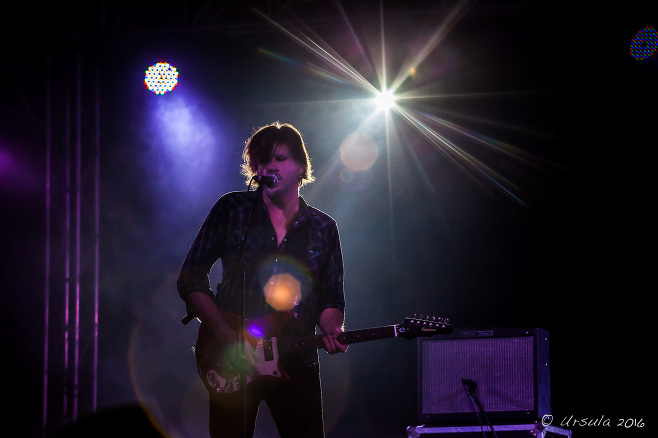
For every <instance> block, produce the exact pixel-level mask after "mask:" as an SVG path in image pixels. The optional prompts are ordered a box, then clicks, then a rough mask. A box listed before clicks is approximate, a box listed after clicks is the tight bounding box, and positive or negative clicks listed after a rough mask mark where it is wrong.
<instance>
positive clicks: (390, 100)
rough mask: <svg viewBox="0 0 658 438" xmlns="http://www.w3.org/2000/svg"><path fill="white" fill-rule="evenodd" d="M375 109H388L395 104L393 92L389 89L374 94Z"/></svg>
mask: <svg viewBox="0 0 658 438" xmlns="http://www.w3.org/2000/svg"><path fill="white" fill-rule="evenodd" d="M375 104H376V105H377V109H379V110H382V111H389V110H390V109H391V108H393V106H394V105H395V94H393V91H391V90H384V91H382V92H380V93H378V94H377V95H376V96H375Z"/></svg>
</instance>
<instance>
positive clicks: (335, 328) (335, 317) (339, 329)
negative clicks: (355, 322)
mask: <svg viewBox="0 0 658 438" xmlns="http://www.w3.org/2000/svg"><path fill="white" fill-rule="evenodd" d="M343 322H344V315H343V312H341V311H340V310H338V309H334V308H331V307H330V308H328V309H324V310H323V311H322V313H321V314H320V319H319V321H318V325H319V326H320V330H322V333H324V335H323V336H322V342H323V343H324V349H325V350H327V353H329V354H335V353H344V352H345V351H347V345H342V344H341V343H340V342H338V336H339V335H340V334H341V333H343Z"/></svg>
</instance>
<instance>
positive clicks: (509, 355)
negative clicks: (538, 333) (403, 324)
mask: <svg viewBox="0 0 658 438" xmlns="http://www.w3.org/2000/svg"><path fill="white" fill-rule="evenodd" d="M422 348H423V351H422V357H423V358H424V359H423V361H422V367H421V372H422V376H421V379H422V385H423V388H422V413H423V414H427V413H436V412H441V413H463V412H473V406H472V405H471V403H470V401H469V397H467V396H466V391H465V390H464V387H463V385H462V381H461V379H462V378H465V379H471V380H473V381H474V382H476V383H477V390H476V395H477V396H478V398H479V399H480V401H481V402H482V404H483V405H484V409H485V411H486V412H498V411H523V410H532V409H533V408H534V402H535V398H534V363H533V337H532V336H521V337H511V338H476V339H456V340H443V341H438V342H423V343H422ZM425 358H431V360H429V359H425Z"/></svg>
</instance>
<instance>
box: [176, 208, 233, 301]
mask: <svg viewBox="0 0 658 438" xmlns="http://www.w3.org/2000/svg"><path fill="white" fill-rule="evenodd" d="M225 209H226V206H225V202H223V201H222V199H220V200H219V201H217V203H215V205H214V206H213V208H212V209H211V210H210V213H208V216H207V217H206V219H205V221H204V222H203V225H201V228H200V229H199V232H198V233H197V235H196V238H195V239H194V241H193V242H192V246H191V247H190V250H189V251H188V253H187V257H185V261H184V262H183V266H182V267H181V270H180V273H179V275H178V280H177V281H176V286H177V288H178V294H179V295H180V297H181V298H182V299H183V300H185V301H187V295H188V294H189V293H190V292H193V291H198V292H203V293H205V294H207V295H209V296H210V297H212V298H214V295H213V291H212V288H211V287H210V280H209V274H210V269H211V268H212V266H213V265H214V264H215V262H216V261H217V260H218V259H219V258H220V257H221V256H222V254H221V251H222V250H221V249H222V248H223V247H224V245H223V239H224V236H225V228H226V225H225V223H224V220H223V219H224V218H225V211H224V210H225Z"/></svg>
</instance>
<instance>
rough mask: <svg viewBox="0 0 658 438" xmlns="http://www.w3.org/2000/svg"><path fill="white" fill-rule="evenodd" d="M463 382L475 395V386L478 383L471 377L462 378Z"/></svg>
mask: <svg viewBox="0 0 658 438" xmlns="http://www.w3.org/2000/svg"><path fill="white" fill-rule="evenodd" d="M462 384H463V385H464V387H466V388H468V392H469V393H470V394H471V395H473V394H474V393H475V388H477V386H478V384H477V383H476V382H474V381H472V380H471V379H464V378H462Z"/></svg>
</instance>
